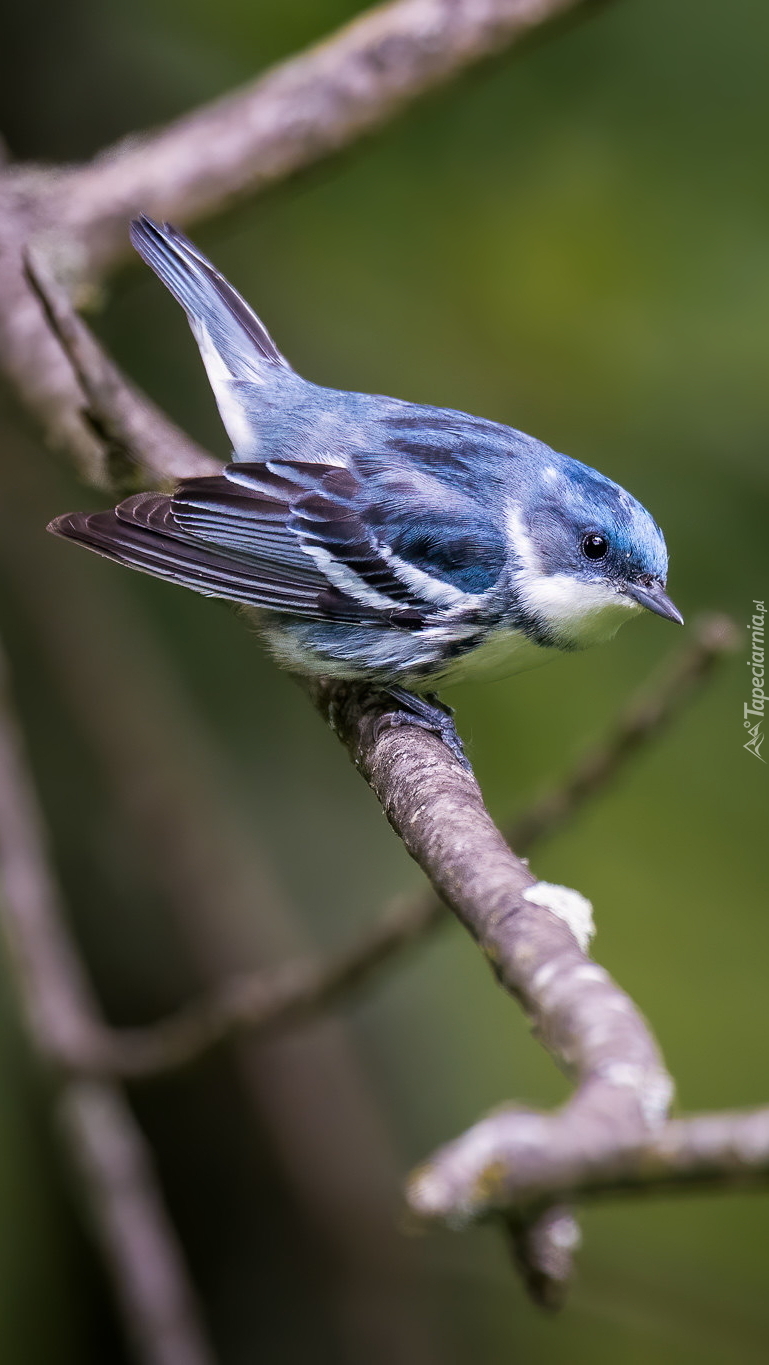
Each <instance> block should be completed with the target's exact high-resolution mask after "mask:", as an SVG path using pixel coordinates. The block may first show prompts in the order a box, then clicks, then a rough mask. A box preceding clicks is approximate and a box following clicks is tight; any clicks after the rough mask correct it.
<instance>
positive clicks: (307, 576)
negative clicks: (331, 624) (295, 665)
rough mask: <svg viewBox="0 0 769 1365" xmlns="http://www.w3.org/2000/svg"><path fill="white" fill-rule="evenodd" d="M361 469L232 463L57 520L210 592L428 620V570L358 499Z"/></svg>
mask: <svg viewBox="0 0 769 1365" xmlns="http://www.w3.org/2000/svg"><path fill="white" fill-rule="evenodd" d="M360 493H361V487H360V483H359V482H358V479H357V478H356V476H355V474H354V473H352V472H351V471H350V470H348V469H344V468H341V467H339V466H334V465H319V464H315V463H313V464H302V463H300V462H298V461H296V462H288V461H287V462H281V463H277V462H270V463H269V464H244V463H238V464H232V465H227V466H226V467H225V469H224V470H223V472H222V474H221V475H216V476H214V477H213V478H200V479H186V480H184V481H183V482H182V483H181V484H180V485H179V487H178V488H177V490H176V492H175V493H174V495H173V496H172V497H166V496H163V495H162V494H158V493H140V494H137V495H135V496H133V497H131V498H127V499H126V500H125V502H122V503H120V505H119V506H118V507H116V508H114V509H113V510H112V511H108V512H95V513H71V514H69V515H66V516H63V517H59V518H57V520H56V521H54V522H52V523H51V526H50V528H49V529H50V530H51V531H53V532H54V533H55V534H56V535H60V536H64V537H65V538H67V539H70V540H76V541H78V542H79V543H80V544H82V545H85V546H87V547H88V548H90V549H92V550H96V551H97V552H98V553H100V554H103V555H106V556H107V557H108V558H110V559H115V560H117V561H118V562H120V563H122V564H126V565H128V566H129V567H130V568H135V569H141V570H144V572H146V573H151V574H154V575H155V576H156V577H158V578H165V579H168V580H170V581H171V582H174V583H179V584H182V585H184V586H185V587H188V588H192V589H193V590H194V591H196V592H200V593H203V594H204V595H205V596H209V597H222V598H225V599H227V600H229V601H234V602H244V603H248V604H250V605H252V606H255V607H263V608H266V609H268V610H273V611H281V612H287V613H290V614H292V615H298V616H305V617H312V618H315V619H317V620H349V621H359V622H366V621H368V622H379V623H380V624H382V623H387V622H390V623H392V624H393V625H398V626H401V627H402V628H405V629H413V630H418V629H419V628H420V627H421V626H422V625H424V624H425V622H426V621H427V620H429V619H430V618H431V617H433V618H434V616H435V613H436V610H439V609H440V606H441V603H442V599H441V593H440V588H438V589H437V597H436V593H435V592H432V591H429V590H427V591H424V590H423V582H422V580H423V579H424V580H425V582H426V583H427V585H428V589H429V575H423V574H421V571H416V572H417V577H416V579H415V580H414V579H412V578H410V576H409V574H408V573H406V574H405V575H404V574H403V573H402V572H401V564H400V559H399V557H398V556H394V555H393V554H392V552H391V551H390V549H389V546H387V545H386V544H385V543H384V542H382V541H381V539H379V538H378V537H377V535H376V534H375V533H374V531H373V530H372V528H371V526H370V525H369V524H368V523H367V518H366V514H365V509H364V510H363V511H361V510H360V509H359V507H358V506H357V505H356V504H357V503H358V501H359V499H360Z"/></svg>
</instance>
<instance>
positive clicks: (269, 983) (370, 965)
mask: <svg viewBox="0 0 769 1365" xmlns="http://www.w3.org/2000/svg"><path fill="white" fill-rule="evenodd" d="M736 635H737V632H736V627H735V626H734V625H733V623H732V622H731V621H730V620H729V619H728V618H727V617H721V616H706V617H703V618H702V619H701V620H700V621H699V622H698V623H696V624H695V627H694V630H693V632H692V636H691V638H690V639H689V640H688V641H687V642H686V644H685V645H684V646H683V647H682V648H681V649H680V650H679V651H678V652H677V654H676V656H675V658H674V659H673V661H672V664H668V666H667V668H666V670H665V672H664V674H663V675H662V676H661V677H660V678H659V679H658V680H656V681H655V682H654V683H653V685H650V684H649V683H647V684H646V685H645V686H644V688H643V689H642V690H641V691H640V692H639V693H638V694H637V695H636V696H635V697H633V698H632V699H631V700H630V701H629V702H628V703H627V705H626V706H625V707H624V708H623V709H622V711H621V712H620V714H619V716H618V717H617V720H616V721H615V723H614V726H613V727H612V729H611V730H610V731H609V733H608V735H607V736H606V738H605V739H603V740H602V741H599V742H598V743H597V744H596V745H595V746H594V747H592V748H591V749H589V750H588V751H587V753H585V754H584V755H583V756H582V757H581V758H580V759H578V760H577V762H576V764H575V766H574V768H573V769H572V771H571V772H570V773H567V774H566V776H565V777H564V778H563V779H562V781H561V782H560V783H559V784H558V785H557V786H556V787H555V788H554V789H553V790H552V791H551V792H550V793H549V794H547V795H546V796H545V797H543V798H542V799H541V800H540V801H537V802H536V803H534V804H533V805H532V806H531V807H530V808H529V809H528V810H526V811H524V812H523V813H522V814H521V815H519V816H518V817H517V818H516V820H515V821H514V823H513V825H512V827H511V828H510V829H509V830H507V831H506V838H507V839H508V842H509V843H510V844H511V845H515V847H517V848H519V849H520V850H521V851H522V852H528V851H529V849H531V847H532V846H533V845H534V844H535V843H537V842H538V841H540V840H542V839H544V838H546V837H548V836H550V835H552V834H554V833H555V831H556V830H558V829H561V828H563V826H564V825H565V824H566V823H568V821H569V820H570V819H573V818H574V817H575V816H576V815H577V813H578V812H579V811H580V810H581V809H582V807H583V806H584V805H585V804H586V803H587V802H588V801H590V800H591V799H593V798H594V797H596V796H598V795H600V793H601V792H603V791H604V790H605V788H606V786H607V785H608V783H609V782H610V781H611V780H613V779H614V778H616V777H617V776H618V775H619V773H620V771H621V769H622V768H623V766H624V765H625V764H626V763H627V762H628V760H629V759H630V758H631V757H632V756H633V754H635V753H636V752H637V751H638V749H639V748H640V747H641V746H642V745H644V744H648V743H649V742H651V741H652V740H653V739H654V738H655V737H656V736H657V735H658V734H659V733H660V732H661V731H662V730H663V728H664V726H665V725H666V724H668V723H669V722H670V720H671V719H672V717H673V716H674V715H675V714H676V713H677V711H678V710H680V708H681V707H682V706H683V705H684V703H685V702H686V701H687V700H691V699H692V698H693V696H694V695H695V694H696V692H697V690H698V689H699V688H700V687H702V686H703V685H704V684H705V683H706V682H707V681H708V680H709V679H710V678H711V677H712V676H713V671H714V669H715V667H716V666H717V664H718V662H719V660H720V659H722V658H723V657H724V656H725V655H727V654H728V653H730V652H731V651H732V650H733V649H734V648H735V644H736ZM447 919H448V911H447V909H446V906H445V904H444V903H443V901H441V900H440V899H439V898H438V897H437V896H436V895H435V892H434V891H433V889H432V887H430V886H428V887H427V888H426V889H425V890H424V891H420V892H419V893H417V894H416V895H415V896H413V897H410V898H409V899H408V900H405V901H404V900H400V901H398V902H397V903H396V904H394V905H392V906H389V907H388V908H387V909H386V910H385V911H384V912H383V914H382V915H381V916H380V918H379V919H378V920H377V921H376V923H375V924H374V925H373V926H371V927H370V928H368V929H367V930H366V931H365V932H364V933H363V934H362V935H361V936H360V938H359V939H358V940H356V941H355V942H354V943H352V944H351V945H350V946H349V947H347V948H346V949H343V950H342V951H341V952H340V953H339V954H338V955H337V956H335V957H332V958H330V959H329V960H328V961H326V962H313V961H296V962H289V963H286V964H285V965H284V966H282V967H278V968H271V969H270V970H267V971H257V972H253V973H251V974H249V975H244V976H241V977H238V978H234V979H232V980H230V981H227V982H225V983H224V985H223V986H221V987H220V988H219V989H218V990H216V991H213V992H211V993H210V994H209V995H208V996H206V997H205V998H204V999H202V1000H199V1001H193V1002H192V1003H191V1004H189V1005H187V1006H185V1007H184V1008H183V1009H181V1010H179V1011H178V1012H177V1013H176V1014H174V1015H171V1016H170V1017H168V1018H167V1019H164V1020H161V1021H160V1022H158V1023H157V1024H154V1025H151V1026H149V1027H146V1028H141V1029H139V1028H136V1029H127V1028H123V1029H121V1030H120V1031H119V1032H114V1031H110V1032H108V1033H105V1035H104V1036H103V1037H102V1038H101V1039H99V1040H96V1039H94V1040H92V1044H91V1049H90V1052H88V1053H86V1052H82V1053H81V1056H80V1064H81V1067H82V1068H83V1069H92V1070H94V1071H96V1072H107V1073H109V1074H111V1075H118V1076H123V1077H132V1078H146V1077H151V1076H155V1075H158V1074H162V1073H163V1072H165V1071H169V1070H171V1069H173V1068H174V1067H178V1066H183V1065H186V1064H188V1063H189V1062H192V1061H194V1060H195V1059H196V1058H197V1057H199V1056H200V1055H201V1054H202V1053H204V1052H205V1051H207V1050H208V1049H209V1048H211V1047H213V1046H215V1045H216V1044H218V1043H220V1042H222V1041H224V1040H225V1039H226V1038H229V1037H231V1036H232V1035H233V1034H235V1033H239V1032H243V1031H248V1032H250V1033H252V1034H261V1033H266V1032H270V1031H274V1030H276V1029H278V1028H285V1027H287V1026H290V1025H293V1024H296V1023H298V1022H301V1021H302V1020H305V1019H307V1018H311V1017H312V1016H313V1015H315V1014H318V1013H320V1012H321V1011H324V1010H328V1009H330V1008H332V1007H333V1006H334V1005H335V1004H336V1003H337V1002H338V1001H340V1000H342V999H344V998H345V997H346V996H347V995H348V994H349V993H350V992H351V991H354V990H356V989H358V988H360V986H361V985H363V984H365V983H368V982H369V980H370V979H371V978H372V977H373V976H374V975H375V974H377V973H379V972H380V971H381V970H382V969H384V968H385V967H388V966H391V965H392V963H393V961H394V960H395V959H396V958H398V957H399V956H400V955H401V954H402V953H403V952H405V951H407V950H408V949H409V948H411V947H413V946H414V945H416V944H417V943H419V942H421V941H422V939H424V938H426V937H427V936H428V935H429V934H430V933H431V932H432V931H433V930H434V929H437V928H438V927H439V926H440V925H441V924H444V923H445V922H446V921H447Z"/></svg>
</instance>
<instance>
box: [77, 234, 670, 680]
mask: <svg viewBox="0 0 769 1365" xmlns="http://www.w3.org/2000/svg"><path fill="white" fill-rule="evenodd" d="M132 240H133V243H134V245H135V247H136V249H137V250H138V252H139V254H140V255H141V256H142V257H143V258H144V260H145V261H146V262H147V263H148V264H149V265H150V266H151V267H152V269H153V270H154V271H155V272H156V274H157V275H159V277H160V279H161V280H162V281H163V283H164V284H165V285H166V286H167V287H168V288H169V289H170V291H171V293H172V294H173V295H174V297H175V298H176V299H177V300H178V301H179V303H181V305H182V307H183V308H184V309H185V310H186V312H187V315H188V318H189V320H190V324H191V326H192V330H193V332H194V334H195V337H196V339H197V342H198V345H199V347H200V351H201V355H202V357H203V361H204V363H205V366H206V370H207V372H208V377H209V380H210V382H211V385H212V388H213V390H214V394H215V396H216V400H217V403H218V406H219V410H220V412H221V415H222V420H223V422H224V425H225V427H226V429H227V431H228V434H229V436H230V439H231V441H232V445H233V460H232V463H231V464H228V465H227V466H226V467H225V468H224V469H223V470H222V472H221V474H220V475H217V476H216V477H213V478H200V479H186V480H184V481H183V482H182V483H181V484H180V485H179V487H178V488H177V489H176V491H175V493H174V494H173V496H171V497H167V496H164V495H161V494H156V493H145V494H138V495H136V496H134V497H132V498H128V499H127V500H126V501H125V502H123V503H121V504H120V505H119V506H118V507H116V508H115V509H114V510H112V511H108V512H97V513H91V514H84V513H83V514H80V513H74V514H71V515H69V516H64V517H59V518H58V519H57V520H56V521H55V522H53V523H52V524H51V528H50V529H51V530H52V531H54V532H55V533H56V534H58V535H62V536H65V537H68V538H70V539H73V540H77V541H79V542H80V543H81V544H83V545H86V546H88V547H89V548H90V549H93V550H96V551H98V552H99V553H101V554H104V555H107V556H108V557H110V558H112V559H116V560H118V561H119V562H121V563H123V564H127V565H128V566H129V567H131V568H137V569H142V570H144V571H145V572H148V573H152V574H155V575H157V576H158V577H160V578H166V579H168V580H170V581H172V582H176V583H180V584H182V585H184V586H186V587H189V588H192V589H193V590H194V591H196V592H200V593H204V594H205V595H207V596H213V597H223V598H226V599H228V600H230V601H234V602H238V603H242V604H245V605H247V606H249V607H252V608H255V609H256V610H257V612H258V621H259V625H260V628H261V630H262V632H263V634H264V636H265V638H266V640H267V642H268V644H269V645H270V647H271V648H272V650H273V652H274V653H275V654H276V656H277V657H278V659H279V660H280V661H281V662H282V663H283V664H285V665H286V666H287V667H288V668H290V669H292V670H294V671H296V672H300V673H305V674H307V673H310V674H330V675H335V676H339V677H345V678H360V679H373V680H376V681H379V682H381V683H384V684H389V685H393V684H404V685H406V686H408V687H412V688H417V689H424V688H425V687H428V686H431V685H434V683H435V682H436V681H452V680H454V679H455V678H458V677H461V676H463V675H464V674H468V673H473V672H477V673H484V674H493V673H497V674H499V673H505V672H514V671H517V670H518V669H520V668H526V667H529V666H531V665H532V664H534V663H537V662H539V661H541V660H544V659H545V658H547V657H548V654H549V653H550V652H551V651H552V650H555V649H575V648H581V647H583V646H585V645H588V644H591V643H593V642H597V641H600V640H602V639H607V638H609V637H610V636H611V635H612V634H613V633H614V632H615V631H616V629H617V628H618V626H619V625H620V624H621V623H622V621H623V620H624V619H626V618H627V617H629V616H630V615H631V614H632V613H633V611H635V610H638V609H639V608H640V607H647V608H649V609H650V610H652V611H655V612H657V613H658V614H659V615H661V616H667V617H669V618H671V619H673V620H677V621H680V620H681V617H680V615H679V613H678V611H677V609H676V608H675V607H674V606H673V604H672V602H671V601H670V599H669V598H668V597H667V596H666V595H665V591H664V589H665V582H666V575H667V552H666V549H665V543H664V540H663V537H662V533H661V531H660V530H659V527H658V526H657V525H656V523H655V522H654V521H653V520H652V518H651V517H650V516H649V513H648V512H647V511H646V510H645V509H644V508H643V507H642V506H641V505H640V503H638V502H637V501H636V500H635V499H634V498H632V497H631V496H630V494H629V493H626V492H625V491H624V489H622V488H620V487H618V485H617V484H615V483H612V482H611V480H609V479H606V478H604V476H603V475H601V474H598V473H597V472H596V471H595V470H593V469H590V468H588V466H587V465H583V464H580V463H579V462H578V461H576V460H572V459H569V458H568V457H567V456H565V455H560V454H558V453H556V452H555V451H553V450H551V449H550V448H549V447H548V446H546V445H544V444H542V442H540V441H536V440H534V439H533V438H532V437H530V436H526V435H524V433H523V432H519V431H514V430H513V429H512V428H510V427H506V426H502V425H500V424H499V423H496V422H488V421H485V420H483V419H482V418H478V417H471V416H468V415H467V414H466V413H461V412H453V411H450V410H447V409H440V408H433V407H427V406H422V405H419V404H414V403H406V402H402V401H400V400H398V399H394V398H384V397H380V396H374V395H368V394H356V393H346V392H343V391H338V390H332V389H325V388H320V387H319V386H317V385H315V384H311V383H308V382H307V381H306V380H304V379H302V378H300V376H299V375H297V374H296V373H295V372H294V371H293V370H292V369H291V367H290V366H289V364H288V362H287V361H286V360H285V359H284V357H283V356H282V355H281V353H280V351H279V350H278V348H277V347H276V345H275V343H274V342H273V340H272V338H271V337H270V335H269V333H268V332H267V330H266V328H265V327H264V326H263V324H262V323H261V322H260V321H259V319H258V318H257V317H256V315H255V314H254V313H253V312H252V310H251V309H250V308H249V306H248V305H247V304H246V303H245V302H244V300H243V299H242V298H241V297H240V295H239V294H237V293H236V292H235V290H234V289H233V288H232V286H231V285H230V284H228V282H227V281H226V280H224V279H223V277H222V276H221V275H220V274H219V273H218V272H217V271H216V270H215V269H214V267H213V266H212V265H211V264H210V262H209V261H207V260H206V259H205V257H204V256H202V255H201V254H200V253H199V252H198V251H197V249H196V248H195V247H194V246H193V245H192V243H191V242H189V241H188V240H187V239H186V238H185V237H183V236H182V234H181V233H179V232H177V231H176V230H175V229H174V228H172V227H170V226H168V225H166V226H164V227H159V226H158V225H156V224H154V223H152V222H151V221H150V220H149V219H147V218H141V219H139V220H138V221H137V222H136V223H134V224H133V226H132Z"/></svg>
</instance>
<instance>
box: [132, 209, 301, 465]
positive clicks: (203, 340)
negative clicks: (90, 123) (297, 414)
mask: <svg viewBox="0 0 769 1365" xmlns="http://www.w3.org/2000/svg"><path fill="white" fill-rule="evenodd" d="M131 241H132V243H133V245H134V247H135V248H136V250H137V251H138V253H139V255H140V256H141V257H142V260H144V261H146V263H147V265H148V266H150V268H151V269H152V270H154V272H155V274H156V275H157V276H158V278H159V279H161V280H162V281H163V284H164V285H165V286H166V288H167V289H169V290H170V292H171V293H172V294H173V296H174V298H175V299H176V300H177V302H178V303H180V304H181V306H182V308H183V309H184V310H185V312H186V314H187V317H188V318H189V322H190V326H191V327H192V330H193V332H194V334H195V339H196V341H197V343H198V346H199V347H200V353H201V356H202V357H203V363H204V365H205V367H206V370H207V372H208V378H209V381H210V384H211V387H212V389H213V391H214V395H215V397H216V401H217V404H218V406H219V411H220V413H221V415H222V421H223V422H224V425H225V427H226V428H227V431H228V433H229V436H230V439H231V441H232V443H233V446H234V448H235V451H236V452H237V454H239V455H243V454H247V453H248V451H249V449H250V448H251V444H252V442H251V436H250V433H249V432H248V429H247V414H246V412H245V411H244V408H243V403H242V399H241V398H240V397H239V395H238V384H239V383H242V382H243V381H245V382H246V383H250V384H258V385H264V384H268V383H270V382H273V381H274V380H275V379H276V378H278V377H279V375H284V376H285V375H286V374H289V375H291V374H293V371H292V369H291V367H290V365H289V364H288V361H287V360H286V359H285V358H284V357H283V356H282V355H281V353H280V351H279V350H278V348H277V346H276V345H275V342H274V341H273V339H272V337H271V336H270V334H269V332H268V331H267V328H266V327H265V326H264V324H263V323H262V322H260V320H259V318H258V317H257V316H256V313H254V311H253V309H251V308H249V306H248V304H247V303H246V301H245V299H243V298H242V297H241V295H240V294H239V293H238V292H237V290H236V289H233V287H232V285H231V284H230V283H229V281H228V280H226V279H225V278H224V276H223V275H220V274H219V272H218V270H216V269H214V267H213V265H212V264H211V262H210V261H209V260H207V259H206V257H205V256H204V255H203V254H202V253H201V252H200V251H198V249H197V247H196V246H194V245H193V243H192V242H190V241H189V239H188V238H187V237H185V236H184V234H183V233H181V232H179V231H178V230H177V229H176V228H175V227H172V226H171V224H170V223H164V224H163V226H162V227H161V226H160V224H158V223H154V222H153V221H152V219H151V218H147V217H145V216H144V215H143V214H142V216H141V217H140V218H137V219H136V220H135V221H134V222H133V223H132V224H131Z"/></svg>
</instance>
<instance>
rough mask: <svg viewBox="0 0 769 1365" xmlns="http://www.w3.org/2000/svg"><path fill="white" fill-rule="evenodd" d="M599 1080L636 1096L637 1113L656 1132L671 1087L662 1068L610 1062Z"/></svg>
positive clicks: (669, 1103) (667, 1109) (669, 1099)
mask: <svg viewBox="0 0 769 1365" xmlns="http://www.w3.org/2000/svg"><path fill="white" fill-rule="evenodd" d="M601 1078H602V1080H604V1081H608V1082H609V1084H610V1085H619V1086H627V1087H628V1088H629V1089H630V1090H635V1091H636V1092H637V1094H638V1102H639V1104H640V1106H641V1112H642V1114H643V1116H644V1119H645V1120H646V1123H647V1124H648V1125H649V1127H650V1128H658V1127H659V1125H660V1124H661V1123H663V1122H664V1121H665V1119H666V1118H667V1115H668V1111H669V1109H670V1105H671V1102H672V1100H673V1095H674V1086H673V1082H672V1080H671V1078H670V1076H669V1075H668V1073H667V1072H666V1071H664V1070H663V1069H662V1067H649V1066H640V1065H639V1064H638V1063H637V1062H610V1063H609V1064H608V1065H606V1066H604V1067H602V1068H601Z"/></svg>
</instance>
